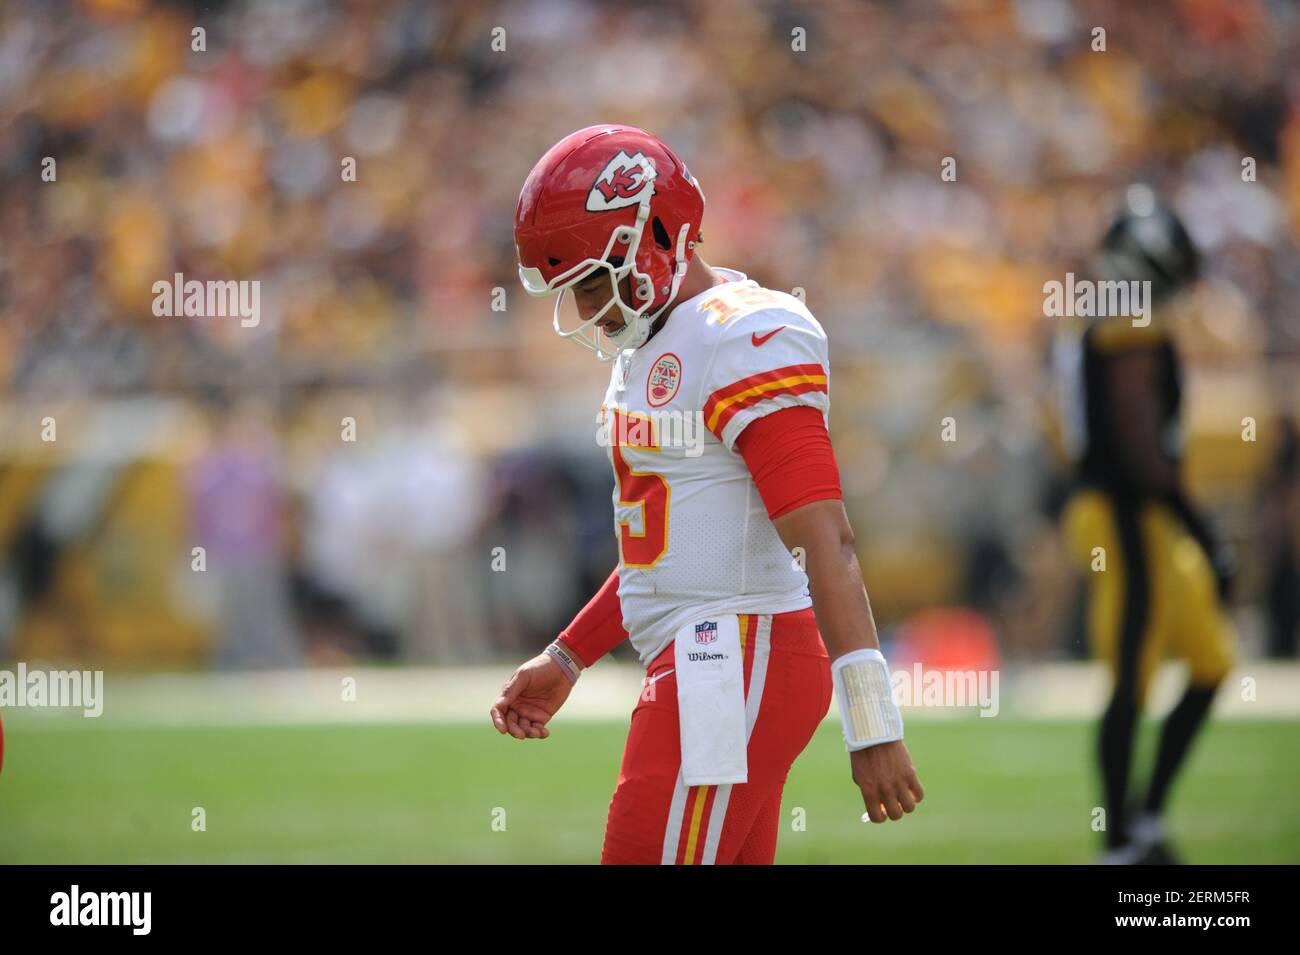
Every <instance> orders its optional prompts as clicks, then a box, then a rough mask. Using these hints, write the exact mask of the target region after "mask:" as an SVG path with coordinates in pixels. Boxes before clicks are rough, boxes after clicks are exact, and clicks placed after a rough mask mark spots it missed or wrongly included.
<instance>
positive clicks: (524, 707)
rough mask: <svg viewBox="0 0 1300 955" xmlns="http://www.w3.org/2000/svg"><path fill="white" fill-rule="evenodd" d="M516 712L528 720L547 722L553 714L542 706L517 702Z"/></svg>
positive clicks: (531, 721)
mask: <svg viewBox="0 0 1300 955" xmlns="http://www.w3.org/2000/svg"><path fill="white" fill-rule="evenodd" d="M515 712H516V713H518V714H519V715H520V717H521V718H523V719H526V720H528V722H530V723H545V722H546V721H547V720H549V719H550V718H551V714H550V713H548V712H546V711H545V710H544V709H542V708H541V707H540V706H534V705H533V704H531V703H516V704H515Z"/></svg>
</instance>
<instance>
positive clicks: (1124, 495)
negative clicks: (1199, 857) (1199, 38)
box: [1064, 185, 1233, 863]
mask: <svg viewBox="0 0 1300 955" xmlns="http://www.w3.org/2000/svg"><path fill="white" fill-rule="evenodd" d="M1093 271H1094V272H1095V273H1096V274H1097V276H1098V278H1100V279H1102V280H1106V281H1125V282H1135V281H1136V282H1149V283H1151V284H1150V286H1149V288H1150V294H1151V298H1150V301H1151V304H1152V313H1151V314H1150V316H1149V323H1145V324H1144V323H1138V322H1135V321H1133V320H1132V319H1130V318H1122V317H1111V318H1103V319H1097V320H1093V321H1091V322H1090V323H1089V325H1088V327H1087V329H1086V331H1085V332H1084V334H1083V337H1082V341H1081V342H1080V343H1079V347H1077V348H1076V349H1074V350H1073V360H1071V361H1069V362H1068V366H1069V367H1071V368H1072V369H1073V371H1071V372H1067V376H1068V377H1069V378H1070V379H1071V380H1072V381H1073V386H1072V387H1070V388H1068V389H1067V392H1068V393H1073V394H1074V395H1075V396H1076V397H1075V399H1074V414H1073V415H1067V417H1071V418H1073V419H1074V422H1075V425H1074V427H1073V429H1072V430H1073V434H1074V440H1073V441H1072V444H1073V445H1074V450H1075V451H1076V455H1077V461H1076V465H1075V485H1076V487H1075V491H1074V493H1073V495H1072V496H1071V499H1070V501H1069V503H1068V505H1067V507H1066V511H1065V515H1064V526H1065V531H1066V536H1067V539H1068V542H1069V545H1070V549H1071V553H1072V556H1073V559H1074V561H1075V563H1076V564H1077V565H1078V567H1079V569H1080V571H1081V573H1082V574H1083V576H1084V578H1085V579H1086V581H1087V593H1086V599H1087V615H1086V627H1087V632H1088V638H1089V643H1090V645H1091V648H1092V650H1093V652H1094V654H1096V655H1097V656H1099V657H1101V658H1102V659H1104V660H1105V661H1106V663H1107V665H1108V666H1109V669H1110V671H1111V674H1112V676H1113V689H1112V695H1111V698H1110V702H1109V704H1108V705H1107V707H1106V711H1105V713H1104V715H1103V716H1102V720H1101V730H1100V738H1099V757H1100V768H1101V778H1102V789H1103V794H1104V798H1105V804H1106V805H1105V808H1106V814H1107V819H1106V830H1105V831H1106V847H1107V848H1106V852H1105V853H1104V854H1103V856H1102V858H1101V861H1103V862H1107V863H1134V862H1144V863H1162V862H1163V863H1167V862H1172V861H1174V855H1173V852H1172V850H1171V849H1170V848H1169V846H1168V843H1167V835H1166V827H1165V824H1164V821H1163V814H1164V809H1165V804H1166V801H1167V798H1168V795H1169V790H1170V787H1171V786H1172V784H1173V781H1174V778H1175V776H1176V774H1177V772H1178V770H1179V767H1180V766H1182V765H1183V761H1184V759H1185V757H1186V755H1187V753H1188V750H1189V748H1190V747H1191V744H1192V741H1193V740H1194V739H1195V737H1196V734H1197V732H1198V731H1199V730H1200V728H1201V726H1202V725H1203V724H1204V721H1205V718H1206V716H1207V715H1208V714H1209V711H1210V705H1211V703H1212V702H1213V699H1214V693H1215V690H1216V688H1217V687H1218V685H1219V684H1220V683H1221V682H1222V681H1223V679H1224V677H1225V676H1226V675H1227V673H1228V671H1229V670H1230V669H1231V668H1232V663H1233V653H1232V645H1233V636H1232V626H1231V623H1230V622H1229V620H1228V616H1227V613H1226V611H1225V603H1224V600H1225V597H1226V593H1227V585H1228V579H1229V573H1228V566H1229V561H1228V559H1227V557H1226V554H1225V551H1224V550H1223V548H1221V547H1220V546H1219V545H1218V544H1217V543H1216V541H1215V540H1214V538H1213V535H1212V534H1211V532H1210V528H1209V526H1208V525H1207V524H1206V522H1205V520H1204V519H1203V518H1202V517H1201V515H1200V514H1198V513H1197V511H1196V509H1195V508H1194V507H1193V506H1192V504H1191V502H1190V501H1189V499H1188V497H1187V494H1186V491H1185V489H1184V487H1183V479H1182V447H1181V444H1182V441H1181V415H1180V407H1181V391H1182V389H1181V377H1182V376H1181V367H1180V362H1179V358H1178V351H1177V349H1176V348H1175V343H1174V339H1173V338H1172V337H1171V335H1170V329H1169V327H1168V326H1169V324H1170V323H1169V315H1168V313H1169V309H1168V307H1167V306H1168V303H1169V302H1170V301H1171V299H1172V298H1173V297H1174V296H1175V295H1176V293H1178V292H1179V291H1180V290H1182V289H1184V288H1185V287H1187V286H1188V285H1189V284H1190V283H1191V282H1193V281H1194V280H1195V278H1196V276H1197V273H1198V255H1197V251H1196V248H1195V246H1194V245H1193V243H1192V240H1191V237H1190V236H1189V235H1188V233H1187V230H1186V228H1185V227H1184V226H1183V224H1182V222H1181V221H1179V219H1178V217H1177V215H1175V214H1174V212H1173V210H1171V209H1170V208H1169V207H1168V206H1167V205H1165V204H1164V203H1163V202H1161V201H1160V200H1159V199H1158V198H1157V197H1156V196H1155V194H1154V193H1153V192H1152V191H1151V190H1150V189H1149V188H1148V187H1146V186H1141V185H1139V186H1133V187H1131V188H1130V189H1129V190H1128V192H1127V194H1126V197H1125V202H1124V205H1123V209H1122V211H1121V212H1120V214H1119V215H1118V217H1117V218H1116V219H1115V221H1114V223H1113V224H1112V225H1111V227H1110V229H1109V230H1108V231H1107V233H1106V235H1105V237H1104V238H1103V240H1102V242H1101V245H1100V248H1099V250H1098V253H1097V256H1096V260H1095V268H1094V270H1093ZM1099 560H1101V561H1104V563H1099ZM1166 654H1168V655H1174V656H1178V657H1180V658H1182V659H1183V660H1184V661H1186V663H1187V665H1188V669H1189V681H1188V685H1187V687H1186V690H1185V691H1184V693H1183V696H1182V699H1181V700H1180V701H1179V702H1178V704H1177V705H1176V706H1175V707H1174V709H1173V710H1172V711H1171V712H1170V713H1169V715H1168V717H1167V718H1166V719H1165V723H1164V729H1163V732H1162V733H1161V736H1160V746H1159V750H1158V752H1157V754H1156V762H1155V767H1154V770H1153V772H1152V775H1151V779H1150V783H1149V786H1148V787H1147V790H1146V792H1145V793H1144V794H1141V795H1140V796H1139V797H1138V800H1139V801H1137V802H1136V803H1135V804H1132V805H1130V803H1129V799H1130V792H1129V777H1130V761H1131V758H1132V750H1133V735H1134V731H1135V729H1136V726H1137V723H1138V717H1139V715H1140V713H1141V711H1142V708H1143V704H1144V702H1145V700H1146V696H1147V690H1148V687H1149V685H1150V683H1151V678H1152V676H1153V675H1154V673H1155V671H1156V668H1157V666H1158V664H1159V663H1160V660H1161V658H1162V657H1163V656H1165V655H1166Z"/></svg>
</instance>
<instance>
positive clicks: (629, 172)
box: [587, 149, 655, 212]
mask: <svg viewBox="0 0 1300 955" xmlns="http://www.w3.org/2000/svg"><path fill="white" fill-rule="evenodd" d="M654 179H655V166H654V163H653V162H651V161H650V159H649V158H648V157H647V156H646V155H645V153H641V152H638V153H637V154H636V155H634V156H629V155H628V154H627V151H626V150H623V149H620V150H619V151H618V155H616V156H615V157H614V158H613V159H611V160H610V161H609V162H608V163H606V164H605V168H604V169H602V170H601V172H600V175H599V176H597V177H596V181H595V182H594V183H592V185H591V191H590V192H589V193H587V211H588V212H608V211H609V210H610V209H622V208H624V207H626V206H634V205H636V204H637V203H638V202H640V201H641V193H642V192H643V191H644V190H646V189H649V190H650V191H651V193H653V192H654Z"/></svg>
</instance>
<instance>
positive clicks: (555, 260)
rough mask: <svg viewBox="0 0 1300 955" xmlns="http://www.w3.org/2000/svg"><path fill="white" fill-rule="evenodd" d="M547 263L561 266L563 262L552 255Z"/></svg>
mask: <svg viewBox="0 0 1300 955" xmlns="http://www.w3.org/2000/svg"><path fill="white" fill-rule="evenodd" d="M546 261H547V262H549V263H551V265H559V264H560V261H561V260H560V259H557V258H556V257H555V256H553V255H552V256H550V257H549V258H547V260H546Z"/></svg>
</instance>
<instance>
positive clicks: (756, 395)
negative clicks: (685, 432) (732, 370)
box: [704, 364, 827, 439]
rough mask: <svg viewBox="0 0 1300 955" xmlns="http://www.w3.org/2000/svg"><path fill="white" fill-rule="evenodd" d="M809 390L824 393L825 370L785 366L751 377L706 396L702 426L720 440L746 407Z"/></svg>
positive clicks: (813, 366)
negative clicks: (734, 418) (728, 425)
mask: <svg viewBox="0 0 1300 955" xmlns="http://www.w3.org/2000/svg"><path fill="white" fill-rule="evenodd" d="M810 391H820V392H822V393H823V394H825V393H826V391H827V389H826V369H825V368H823V367H822V366H821V365H818V364H811V365H786V366H785V367H784V368H773V369H772V370H771V371H765V372H761V373H760V374H757V375H750V376H749V377H748V378H742V379H740V381H736V382H733V383H731V384H730V385H727V386H726V387H725V388H719V389H718V390H717V391H715V392H714V393H713V394H711V395H709V398H708V400H707V401H705V402H704V424H705V427H707V428H708V429H709V430H710V431H712V432H713V433H714V434H715V435H716V436H717V437H718V438H719V439H721V438H722V432H723V429H725V428H726V427H727V423H728V422H729V421H731V419H732V418H733V417H735V416H736V414H738V413H739V412H740V411H742V410H744V409H745V408H749V407H751V406H753V405H756V404H758V403H759V402H760V401H766V400H767V399H768V398H775V397H776V396H777V395H802V394H805V393H807V392H810Z"/></svg>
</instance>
